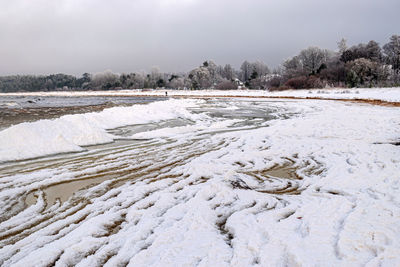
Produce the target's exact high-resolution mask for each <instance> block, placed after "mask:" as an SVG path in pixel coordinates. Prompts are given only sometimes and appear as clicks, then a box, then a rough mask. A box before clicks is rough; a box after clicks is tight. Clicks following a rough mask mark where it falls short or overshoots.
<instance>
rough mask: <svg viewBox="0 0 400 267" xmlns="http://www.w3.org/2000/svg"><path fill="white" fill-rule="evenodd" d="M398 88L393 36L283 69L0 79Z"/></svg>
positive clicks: (43, 85)
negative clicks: (380, 42) (383, 40)
mask: <svg viewBox="0 0 400 267" xmlns="http://www.w3.org/2000/svg"><path fill="white" fill-rule="evenodd" d="M387 86H400V36H399V35H393V36H391V37H390V39H389V42H388V43H386V44H384V45H383V46H382V47H381V46H380V45H379V44H378V43H377V42H375V41H373V40H371V41H369V42H368V43H365V44H364V43H360V44H358V45H354V46H351V47H347V44H346V40H344V39H342V40H341V41H339V42H338V49H337V51H330V50H327V49H321V48H319V47H308V48H306V49H304V50H302V51H300V53H299V54H298V55H296V56H294V57H292V58H289V59H287V60H285V61H284V62H283V63H282V64H281V66H279V67H278V68H276V69H274V70H270V69H269V68H268V66H267V65H266V64H265V63H263V62H261V61H256V62H249V61H244V62H243V63H242V65H241V66H240V69H239V70H236V69H235V68H233V67H232V66H231V65H230V64H226V65H217V64H215V63H214V62H213V61H211V60H207V61H204V62H203V63H202V64H201V65H200V66H199V67H196V68H194V69H193V70H191V71H189V72H187V73H184V72H182V73H163V72H160V70H159V69H158V68H153V69H152V70H151V71H150V72H149V73H144V72H137V73H123V74H116V73H113V72H112V71H104V72H101V73H96V74H89V73H85V74H83V75H82V77H75V76H73V75H66V74H52V75H47V76H45V75H41V76H35V75H13V76H3V77H0V92H20V91H54V90H111V89H146V88H171V89H208V88H214V89H222V90H224V89H238V88H249V89H269V90H285V89H307V88H323V87H387Z"/></svg>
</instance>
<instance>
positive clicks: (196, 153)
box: [0, 99, 400, 266]
mask: <svg viewBox="0 0 400 267" xmlns="http://www.w3.org/2000/svg"><path fill="white" fill-rule="evenodd" d="M143 114H145V115H143ZM182 122H183V123H182ZM146 123H147V126H148V127H150V128H143V129H145V130H141V131H138V130H137V129H138V128H137V126H138V125H137V124H146ZM162 123H164V124H162ZM179 123H181V124H179ZM64 124H65V126H64ZM132 124H136V126H135V125H134V126H127V127H126V128H121V132H118V131H114V132H113V134H111V133H110V132H107V131H106V130H105V129H111V128H116V127H120V126H124V125H125V126H126V125H132ZM157 124H158V125H161V124H162V125H164V126H160V127H158V128H157V127H156V128H151V127H152V126H154V125H157ZM75 126H77V128H75ZM13 127H20V128H13ZM13 127H11V128H9V129H6V130H4V131H3V132H1V133H0V135H1V136H0V142H2V143H1V147H2V148H3V146H4V145H8V143H9V142H10V141H9V142H7V141H3V139H6V140H14V139H13V138H19V139H16V140H19V142H20V143H23V142H29V144H30V145H31V146H32V150H34V147H35V146H38V147H41V148H40V149H38V150H37V151H39V152H35V153H36V154H34V153H32V155H39V154H41V153H49V151H50V152H51V149H52V148H51V147H50V148H46V149H48V150H44V149H45V148H43V147H42V145H41V142H42V141H43V140H42V139H41V138H42V136H44V138H45V139H46V140H53V139H51V138H57V137H58V136H59V135H60V134H64V135H62V136H63V138H60V139H59V140H62V141H59V140H58V139H57V140H56V141H54V144H55V146H57V145H58V144H60V147H61V148H62V149H61V148H58V147H57V149H54V151H57V152H59V151H60V150H63V149H64V146H65V147H68V149H69V150H68V151H77V150H80V148H81V146H82V145H88V144H91V143H98V142H100V143H104V142H108V141H110V140H115V139H117V138H115V136H116V135H118V134H120V135H121V136H120V137H121V138H122V137H123V138H125V140H124V142H122V143H120V144H118V142H115V143H113V144H109V145H104V146H102V147H101V146H100V147H95V148H93V149H90V147H89V148H88V151H86V152H85V151H84V152H77V153H70V154H66V155H65V156H63V157H62V156H57V157H48V158H42V159H33V160H27V161H22V162H15V163H13V162H8V163H3V164H2V165H0V203H2V205H1V206H0V214H1V215H0V265H2V266H50V265H55V266H252V265H255V266H400V182H399V181H400V146H399V145H397V143H398V142H400V109H399V108H396V107H386V106H373V105H370V104H359V103H345V102H335V101H309V100H284V101H281V100H267V99H222V100H221V99H209V100H187V99H186V100H168V101H165V102H156V103H152V104H149V105H137V106H133V107H131V108H112V109H109V110H105V111H103V112H100V113H90V114H83V115H70V116H65V117H62V118H60V119H56V120H52V121H39V122H37V123H30V124H28V123H24V124H21V125H16V126H13ZM42 127H47V128H50V129H51V131H53V129H55V131H57V134H56V135H52V134H51V133H49V132H50V129H49V130H48V131H46V130H43V131H41V130H38V129H43V128H42ZM132 127H133V128H132ZM135 127H136V128H135ZM19 129H26V131H27V132H28V134H26V135H22V134H21V136H19V135H18V134H19V132H20V131H19ZM31 129H35V130H34V131H33V130H32V132H31ZM11 130H12V131H11ZM82 133H87V135H85V134H82ZM122 133H123V134H122ZM13 135H17V137H14V136H13ZM29 138H32V140H33V141H29ZM132 138H133V139H134V140H131V139H132ZM129 140H131V141H129ZM51 144H53V143H51ZM20 145H22V144H20ZM75 148H76V149H75ZM13 149H19V147H18V146H15V147H12V146H11V145H8V150H7V153H2V157H3V158H2V159H3V160H4V159H10V158H11V157H9V158H7V156H6V154H12V155H13V156H12V157H15V158H18V157H21V155H24V154H23V153H25V152H24V150H23V149H20V150H18V151H20V152H18V153H20V154H18V153H14V154H13ZM30 153H31V152H30ZM279 170H280V171H279ZM289 174H290V175H289ZM85 180H90V181H97V182H93V184H91V185H90V186H86V187H82V188H81V190H79V191H76V192H75V193H74V194H73V195H72V196H71V197H70V198H69V199H68V200H67V201H65V202H63V203H62V202H60V201H56V202H55V203H50V202H49V201H48V200H47V199H46V194H48V192H49V191H48V190H51V188H52V187H55V186H59V185H60V183H67V182H74V181H75V182H79V181H85ZM32 194H36V200H35V201H34V202H33V205H27V204H26V203H25V201H26V200H25V199H26V198H29V197H31V195H32Z"/></svg>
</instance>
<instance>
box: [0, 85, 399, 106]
mask: <svg viewBox="0 0 400 267" xmlns="http://www.w3.org/2000/svg"><path fill="white" fill-rule="evenodd" d="M165 92H167V94H168V96H185V97H202V96H208V97H221V96H230V97H234V96H237V97H245V96H247V97H297V98H310V97H316V98H329V99H338V100H339V99H363V100H381V101H385V102H394V103H398V102H400V87H394V88H351V89H344V88H326V89H310V90H285V91H275V92H270V91H267V90H163V89H154V90H137V89H135V90H114V91H113V90H111V91H82V92H81V91H64V92H28V93H3V94H0V96H1V95H5V96H6V95H9V96H70V97H77V96H165Z"/></svg>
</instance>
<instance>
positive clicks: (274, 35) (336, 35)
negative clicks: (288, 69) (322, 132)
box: [0, 0, 400, 75]
mask: <svg viewBox="0 0 400 267" xmlns="http://www.w3.org/2000/svg"><path fill="white" fill-rule="evenodd" d="M399 11H400V0H331V1H325V0H113V1H111V0H0V75H8V74H49V73H60V72H61V73H68V74H74V75H81V74H82V73H84V72H90V73H95V72H100V71H104V70H106V69H111V70H112V71H114V72H119V73H122V72H135V71H141V70H144V71H148V70H150V69H151V68H152V67H154V66H158V67H159V68H160V69H161V71H165V72H169V71H189V70H190V69H193V68H194V67H196V66H198V65H200V64H201V63H202V62H203V61H204V60H207V59H211V60H214V61H215V62H216V63H217V64H226V63H230V64H232V65H233V66H234V67H236V68H238V67H239V66H240V64H241V62H243V61H244V60H245V59H247V60H250V61H254V60H261V61H263V62H265V63H266V64H268V65H269V66H270V67H275V66H277V65H279V64H280V63H281V62H282V61H283V60H284V59H286V58H288V57H291V56H293V55H295V54H297V53H298V52H299V51H300V50H301V49H303V48H306V47H308V46H319V47H322V48H328V49H336V43H337V41H338V40H340V39H341V38H342V37H344V38H346V39H347V40H348V45H353V44H357V43H360V42H368V41H369V40H371V39H373V40H376V41H378V42H379V43H380V44H381V45H382V44H384V43H386V42H387V41H388V39H389V37H390V36H391V35H392V34H400V32H399V31H400V15H399Z"/></svg>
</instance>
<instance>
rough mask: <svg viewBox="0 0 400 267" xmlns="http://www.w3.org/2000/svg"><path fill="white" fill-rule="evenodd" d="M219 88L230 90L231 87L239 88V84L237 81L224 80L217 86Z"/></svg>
mask: <svg viewBox="0 0 400 267" xmlns="http://www.w3.org/2000/svg"><path fill="white" fill-rule="evenodd" d="M215 88H216V89H218V90H230V89H237V88H238V86H237V84H236V83H234V82H232V81H222V82H220V83H219V84H217V85H216V86H215Z"/></svg>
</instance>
